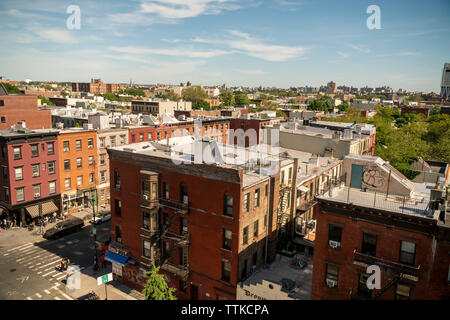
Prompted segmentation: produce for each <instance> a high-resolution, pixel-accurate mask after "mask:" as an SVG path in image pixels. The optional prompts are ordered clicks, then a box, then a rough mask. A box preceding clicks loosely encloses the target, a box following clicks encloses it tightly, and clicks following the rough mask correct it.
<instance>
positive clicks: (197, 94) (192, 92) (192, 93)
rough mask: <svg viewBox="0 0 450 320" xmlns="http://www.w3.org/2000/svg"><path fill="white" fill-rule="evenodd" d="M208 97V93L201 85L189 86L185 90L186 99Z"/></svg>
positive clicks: (192, 99) (184, 96) (195, 99)
mask: <svg viewBox="0 0 450 320" xmlns="http://www.w3.org/2000/svg"><path fill="white" fill-rule="evenodd" d="M207 97H208V95H207V94H206V92H205V91H204V90H203V89H202V88H200V87H189V88H187V89H185V90H183V99H184V100H186V101H192V102H195V101H198V100H201V99H205V98H207Z"/></svg>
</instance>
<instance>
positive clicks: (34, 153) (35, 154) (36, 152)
mask: <svg viewBox="0 0 450 320" xmlns="http://www.w3.org/2000/svg"><path fill="white" fill-rule="evenodd" d="M31 156H32V157H38V156H39V145H38V144H32V145H31Z"/></svg>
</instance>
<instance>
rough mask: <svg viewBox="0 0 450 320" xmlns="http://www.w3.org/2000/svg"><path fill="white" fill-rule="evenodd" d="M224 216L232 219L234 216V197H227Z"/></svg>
mask: <svg viewBox="0 0 450 320" xmlns="http://www.w3.org/2000/svg"><path fill="white" fill-rule="evenodd" d="M223 214H224V215H226V216H229V217H232V216H233V197H232V196H229V195H225V200H224V213H223Z"/></svg>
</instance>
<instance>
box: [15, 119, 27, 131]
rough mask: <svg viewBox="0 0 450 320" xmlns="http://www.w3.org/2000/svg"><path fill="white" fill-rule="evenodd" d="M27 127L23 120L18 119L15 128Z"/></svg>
mask: <svg viewBox="0 0 450 320" xmlns="http://www.w3.org/2000/svg"><path fill="white" fill-rule="evenodd" d="M26 128H27V126H26V123H25V120H22V121H19V122H18V123H17V130H25V129H26Z"/></svg>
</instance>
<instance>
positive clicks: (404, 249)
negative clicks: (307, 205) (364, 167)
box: [311, 188, 450, 300]
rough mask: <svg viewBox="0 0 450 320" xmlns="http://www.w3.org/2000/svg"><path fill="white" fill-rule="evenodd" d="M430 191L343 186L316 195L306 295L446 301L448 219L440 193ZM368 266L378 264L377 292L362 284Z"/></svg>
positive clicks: (449, 292) (448, 290)
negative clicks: (417, 193) (408, 195)
mask: <svg viewBox="0 0 450 320" xmlns="http://www.w3.org/2000/svg"><path fill="white" fill-rule="evenodd" d="M433 194H434V196H433ZM431 195H432V196H431V198H428V201H427V200H426V199H425V200H424V201H423V202H421V201H417V200H415V199H405V198H404V197H397V196H389V197H386V195H385V194H378V199H377V194H376V193H373V192H368V191H361V190H357V189H353V188H343V189H340V190H336V191H335V192H333V195H332V196H324V197H320V198H319V200H318V201H319V213H318V217H317V231H316V241H315V254H314V272H313V284H312V296H311V297H312V299H340V300H346V299H383V300H392V299H396V300H409V299H411V300H422V299H431V300H438V299H448V298H449V297H450V286H449V281H450V278H449V277H450V274H449V272H450V270H449V263H450V254H449V253H450V251H449V249H450V242H449V240H450V219H449V218H450V216H449V214H446V213H445V209H442V208H443V207H442V204H443V203H445V201H446V200H445V195H444V194H443V193H442V190H440V189H436V190H431ZM442 196H444V198H441V197H442ZM346 199H347V200H346ZM348 199H349V200H348ZM430 199H431V201H430ZM433 199H434V200H433ZM375 203H376V204H375ZM428 203H429V206H428ZM374 204H375V205H374ZM429 208H431V209H429ZM435 209H436V210H435ZM441 210H444V211H441ZM370 265H376V266H378V267H379V268H380V271H381V283H380V289H374V290H369V289H368V287H367V285H366V281H367V278H368V276H369V274H367V273H366V272H367V267H368V266H370Z"/></svg>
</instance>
